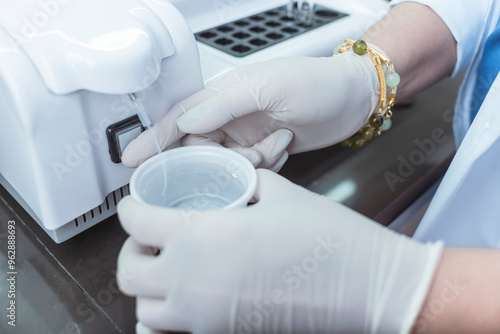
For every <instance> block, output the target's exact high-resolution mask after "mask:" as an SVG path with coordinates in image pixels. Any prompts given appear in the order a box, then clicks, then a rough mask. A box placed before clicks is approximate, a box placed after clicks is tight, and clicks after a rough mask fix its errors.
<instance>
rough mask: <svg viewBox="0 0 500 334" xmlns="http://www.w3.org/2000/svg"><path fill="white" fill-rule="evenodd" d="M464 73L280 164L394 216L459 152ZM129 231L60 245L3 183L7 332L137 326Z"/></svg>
mask: <svg viewBox="0 0 500 334" xmlns="http://www.w3.org/2000/svg"><path fill="white" fill-rule="evenodd" d="M460 80H461V78H456V79H453V80H447V81H444V82H442V83H440V84H439V85H437V86H435V87H433V88H432V89H430V90H427V91H425V92H423V93H421V94H419V95H418V96H417V97H416V98H415V99H414V100H412V101H406V102H413V103H411V104H410V105H409V106H407V107H404V106H403V105H400V106H399V107H398V108H397V109H396V110H395V113H394V117H393V127H392V129H391V130H390V131H388V132H386V133H384V134H383V135H382V136H380V137H378V138H376V139H374V140H373V141H372V142H370V143H368V144H367V146H366V147H365V148H363V149H362V150H359V151H354V150H352V149H349V148H342V147H340V146H333V147H329V148H326V149H322V150H318V151H314V152H308V153H303V154H298V155H295V156H292V157H290V159H289V161H288V162H287V164H286V165H285V167H284V168H283V169H282V171H281V172H280V173H281V174H282V175H284V176H285V177H287V178H288V179H290V180H292V181H293V182H295V183H297V184H300V185H303V186H305V187H307V188H309V189H311V190H313V191H315V192H317V193H320V194H325V195H327V196H329V197H331V198H334V199H337V200H339V199H340V198H344V200H343V202H344V203H345V204H346V205H347V206H349V207H351V208H353V209H355V210H357V211H358V212H360V213H362V214H364V215H366V216H368V217H370V218H373V219H375V220H376V221H378V222H380V223H382V224H384V225H387V224H389V223H390V222H391V221H392V220H393V219H395V218H396V217H397V216H398V215H399V214H400V213H401V212H402V211H403V210H405V209H406V208H407V207H408V206H409V205H410V204H411V203H413V202H414V201H415V200H416V199H417V198H418V197H419V196H420V195H421V194H422V193H423V192H424V191H425V190H426V189H427V188H429V187H430V186H431V185H432V184H434V183H435V182H436V181H437V180H438V179H439V178H440V176H441V175H442V174H443V173H444V171H445V170H446V168H447V166H448V164H449V162H450V161H451V158H452V156H453V153H454V141H453V136H452V132H451V117H452V109H453V105H454V101H455V97H456V94H457V90H458V85H459V83H460ZM9 221H15V226H16V266H17V268H16V269H17V279H16V305H17V308H16V327H12V326H9V325H8V324H7V321H8V319H7V318H6V315H7V310H6V309H7V307H8V304H7V302H8V300H7V298H6V296H7V294H8V290H9V286H8V284H7V280H6V275H7V272H8V266H7V236H8V234H7V225H8V222H9ZM126 237H127V236H126V234H125V233H124V232H123V230H122V229H121V227H120V224H119V222H118V219H117V217H116V215H115V216H112V217H111V218H109V219H107V220H106V221H104V222H101V223H99V224H98V225H96V226H94V227H92V228H90V229H89V230H87V231H85V232H83V233H81V234H80V235H78V236H76V237H74V238H72V239H70V240H68V241H66V242H64V243H62V244H59V245H57V244H55V243H54V242H53V241H52V239H50V238H49V237H48V236H47V235H46V234H45V232H44V231H43V230H42V229H41V228H40V227H39V226H38V225H37V223H36V222H34V221H33V219H31V217H30V216H29V215H28V214H27V213H26V212H25V211H24V210H23V209H22V208H21V206H20V205H19V204H18V203H17V202H15V201H14V200H13V198H12V197H11V196H10V195H9V194H8V193H7V192H6V190H5V189H4V188H2V187H0V240H1V243H0V244H1V250H0V268H1V269H0V272H1V273H0V280H1V284H0V309H1V310H3V311H2V315H1V318H0V319H1V320H0V333H22V334H27V333H37V334H38V333H54V334H63V333H68V334H69V333H72V334H73V333H81V334H86V333H92V334H101V333H104V334H106V333H134V328H135V323H136V320H135V301H134V299H132V298H128V297H126V296H124V295H122V294H121V293H120V292H119V291H118V289H117V286H116V279H115V273H116V272H115V270H116V259H117V256H118V252H119V250H120V247H121V245H122V244H123V242H124V241H125V239H126Z"/></svg>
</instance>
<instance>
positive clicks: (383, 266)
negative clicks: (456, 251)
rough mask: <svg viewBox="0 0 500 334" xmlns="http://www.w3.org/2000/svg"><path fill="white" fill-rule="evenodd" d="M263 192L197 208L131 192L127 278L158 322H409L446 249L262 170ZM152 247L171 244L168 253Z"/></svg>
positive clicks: (362, 327) (179, 326)
mask: <svg viewBox="0 0 500 334" xmlns="http://www.w3.org/2000/svg"><path fill="white" fill-rule="evenodd" d="M258 178H259V185H258V189H257V192H256V196H255V197H256V199H257V200H258V202H257V203H256V204H254V205H252V206H249V207H247V208H240V209H233V210H226V211H224V210H208V211H201V212H195V211H193V212H190V211H183V210H179V209H170V208H162V207H154V206H150V205H148V204H144V203H139V202H138V201H136V200H134V199H132V198H131V197H126V198H124V199H123V200H122V201H121V202H120V203H119V206H118V215H119V218H120V221H121V224H122V226H123V228H124V229H125V230H126V231H127V232H128V233H129V234H130V235H131V237H130V238H129V239H128V240H127V241H126V242H125V244H124V246H123V248H122V250H121V252H120V255H119V259H118V286H119V287H120V289H121V290H122V291H123V292H124V293H125V294H127V295H130V296H136V297H137V317H138V320H139V321H140V322H141V323H142V324H144V325H145V326H147V327H150V328H153V329H163V330H171V331H187V332H192V333H194V334H198V333H217V334H218V333H300V334H303V333H384V334H386V333H407V332H408V331H409V329H410V328H411V325H412V322H413V320H414V318H415V317H416V316H417V314H418V312H419V309H420V306H421V305H422V303H423V301H424V299H425V297H426V292H427V289H428V287H429V285H430V282H431V280H432V277H433V273H434V271H435V268H436V266H437V264H438V262H439V260H440V256H441V251H442V244H440V243H436V244H421V243H419V242H416V241H414V240H412V239H409V238H407V237H405V236H402V235H399V234H397V233H395V232H392V231H390V230H388V229H386V228H384V227H382V226H381V225H379V224H377V223H375V222H373V221H371V220H370V219H367V218H366V217H364V216H362V215H360V214H358V213H356V212H354V211H352V210H350V209H348V208H347V207H345V206H343V205H341V204H338V203H335V202H333V201H331V200H329V199H327V198H325V197H322V196H319V195H316V194H313V193H311V192H309V191H307V190H306V189H304V188H301V187H299V186H297V185H294V184H292V183H291V182H289V181H287V180H286V179H284V178H282V177H281V176H279V175H277V174H274V173H272V172H270V171H267V170H258ZM152 247H156V248H160V249H161V253H160V254H159V255H158V256H154V255H153V251H152Z"/></svg>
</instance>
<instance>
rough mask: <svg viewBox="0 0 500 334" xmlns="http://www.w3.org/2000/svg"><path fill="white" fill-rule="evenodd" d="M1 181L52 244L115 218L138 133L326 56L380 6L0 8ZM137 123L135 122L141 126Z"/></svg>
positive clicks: (227, 0) (269, 3)
mask: <svg viewBox="0 0 500 334" xmlns="http://www.w3.org/2000/svg"><path fill="white" fill-rule="evenodd" d="M0 6H1V7H2V8H1V10H0V124H1V125H2V131H0V183H1V184H2V186H3V187H5V188H6V189H7V191H8V192H9V193H10V194H11V195H12V196H13V197H14V199H15V200H17V201H18V202H19V203H20V204H21V205H22V206H23V208H24V209H25V210H26V211H27V212H28V213H29V214H30V215H31V217H32V218H33V219H34V220H35V221H36V222H38V224H40V226H41V227H42V228H43V229H44V230H45V231H46V232H47V233H48V234H49V235H50V236H51V237H52V239H53V240H54V241H55V242H57V243H60V242H63V241H65V240H67V239H69V238H71V237H73V236H75V235H77V234H78V233H80V232H82V231H84V230H86V229H88V228H90V227H91V226H93V225H95V224H97V223H99V222H101V221H103V220H105V219H106V218H108V217H109V216H111V215H113V214H114V213H115V212H116V205H117V203H118V201H119V200H120V199H121V198H122V197H123V196H126V195H127V194H128V182H129V180H130V177H131V175H132V172H133V170H131V169H128V168H126V167H124V166H123V165H122V164H121V163H120V158H121V152H122V150H123V149H124V148H125V146H126V145H127V144H128V143H129V142H130V141H131V140H133V139H134V138H136V137H137V136H138V135H139V134H140V133H141V132H142V131H143V130H144V126H143V123H141V118H139V117H138V115H137V113H138V109H137V108H136V104H135V103H134V100H136V101H135V102H137V101H139V102H140V103H141V104H142V105H143V106H144V109H145V110H146V112H147V115H148V116H149V119H150V120H151V122H152V123H155V122H156V121H158V120H159V119H160V118H161V117H162V116H164V114H165V113H166V112H167V111H168V110H169V109H170V108H171V107H172V106H173V105H174V104H175V103H177V102H178V101H180V100H182V99H184V98H186V97H188V96H189V95H191V94H193V93H195V92H197V91H198V90H200V89H202V88H203V87H204V85H206V84H210V83H211V82H213V81H214V80H217V78H219V77H220V76H221V75H222V74H224V73H225V72H227V71H228V70H229V69H231V68H234V67H235V66H238V65H241V64H246V63H252V62H257V61H261V60H265V59H270V58H274V57H283V56H329V55H331V54H332V52H333V51H332V50H333V49H334V46H335V45H337V44H340V43H341V42H342V41H343V40H344V39H345V38H356V37H359V36H360V35H361V34H362V33H363V32H364V31H365V30H366V29H368V28H369V27H370V25H371V24H373V23H374V22H375V21H376V20H377V19H378V18H380V17H381V16H382V15H383V14H384V13H385V12H386V11H387V9H388V2H387V1H383V0H351V1H345V0H324V1H314V2H312V1H283V0H281V1H279V0H211V1H204V0H172V1H170V2H169V1H165V0H109V1H99V0H25V1H15V2H11V1H6V0H0ZM143 121H144V120H143Z"/></svg>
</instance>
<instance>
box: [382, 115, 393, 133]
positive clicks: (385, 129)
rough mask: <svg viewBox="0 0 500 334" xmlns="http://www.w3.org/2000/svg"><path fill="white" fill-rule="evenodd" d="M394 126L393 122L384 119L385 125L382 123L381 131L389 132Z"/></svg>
mask: <svg viewBox="0 0 500 334" xmlns="http://www.w3.org/2000/svg"><path fill="white" fill-rule="evenodd" d="M391 126H392V121H391V119H390V118H387V119H384V123H382V125H381V126H380V128H379V129H380V130H382V131H387V130H389V129H390V128H391Z"/></svg>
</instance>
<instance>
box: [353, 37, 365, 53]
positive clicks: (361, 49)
mask: <svg viewBox="0 0 500 334" xmlns="http://www.w3.org/2000/svg"><path fill="white" fill-rule="evenodd" d="M366 48H368V44H366V42H365V41H363V40H362V39H360V40H358V41H356V42H354V44H353V45H352V51H353V52H354V53H355V54H357V55H359V56H362V55H364V54H365V53H366Z"/></svg>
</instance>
